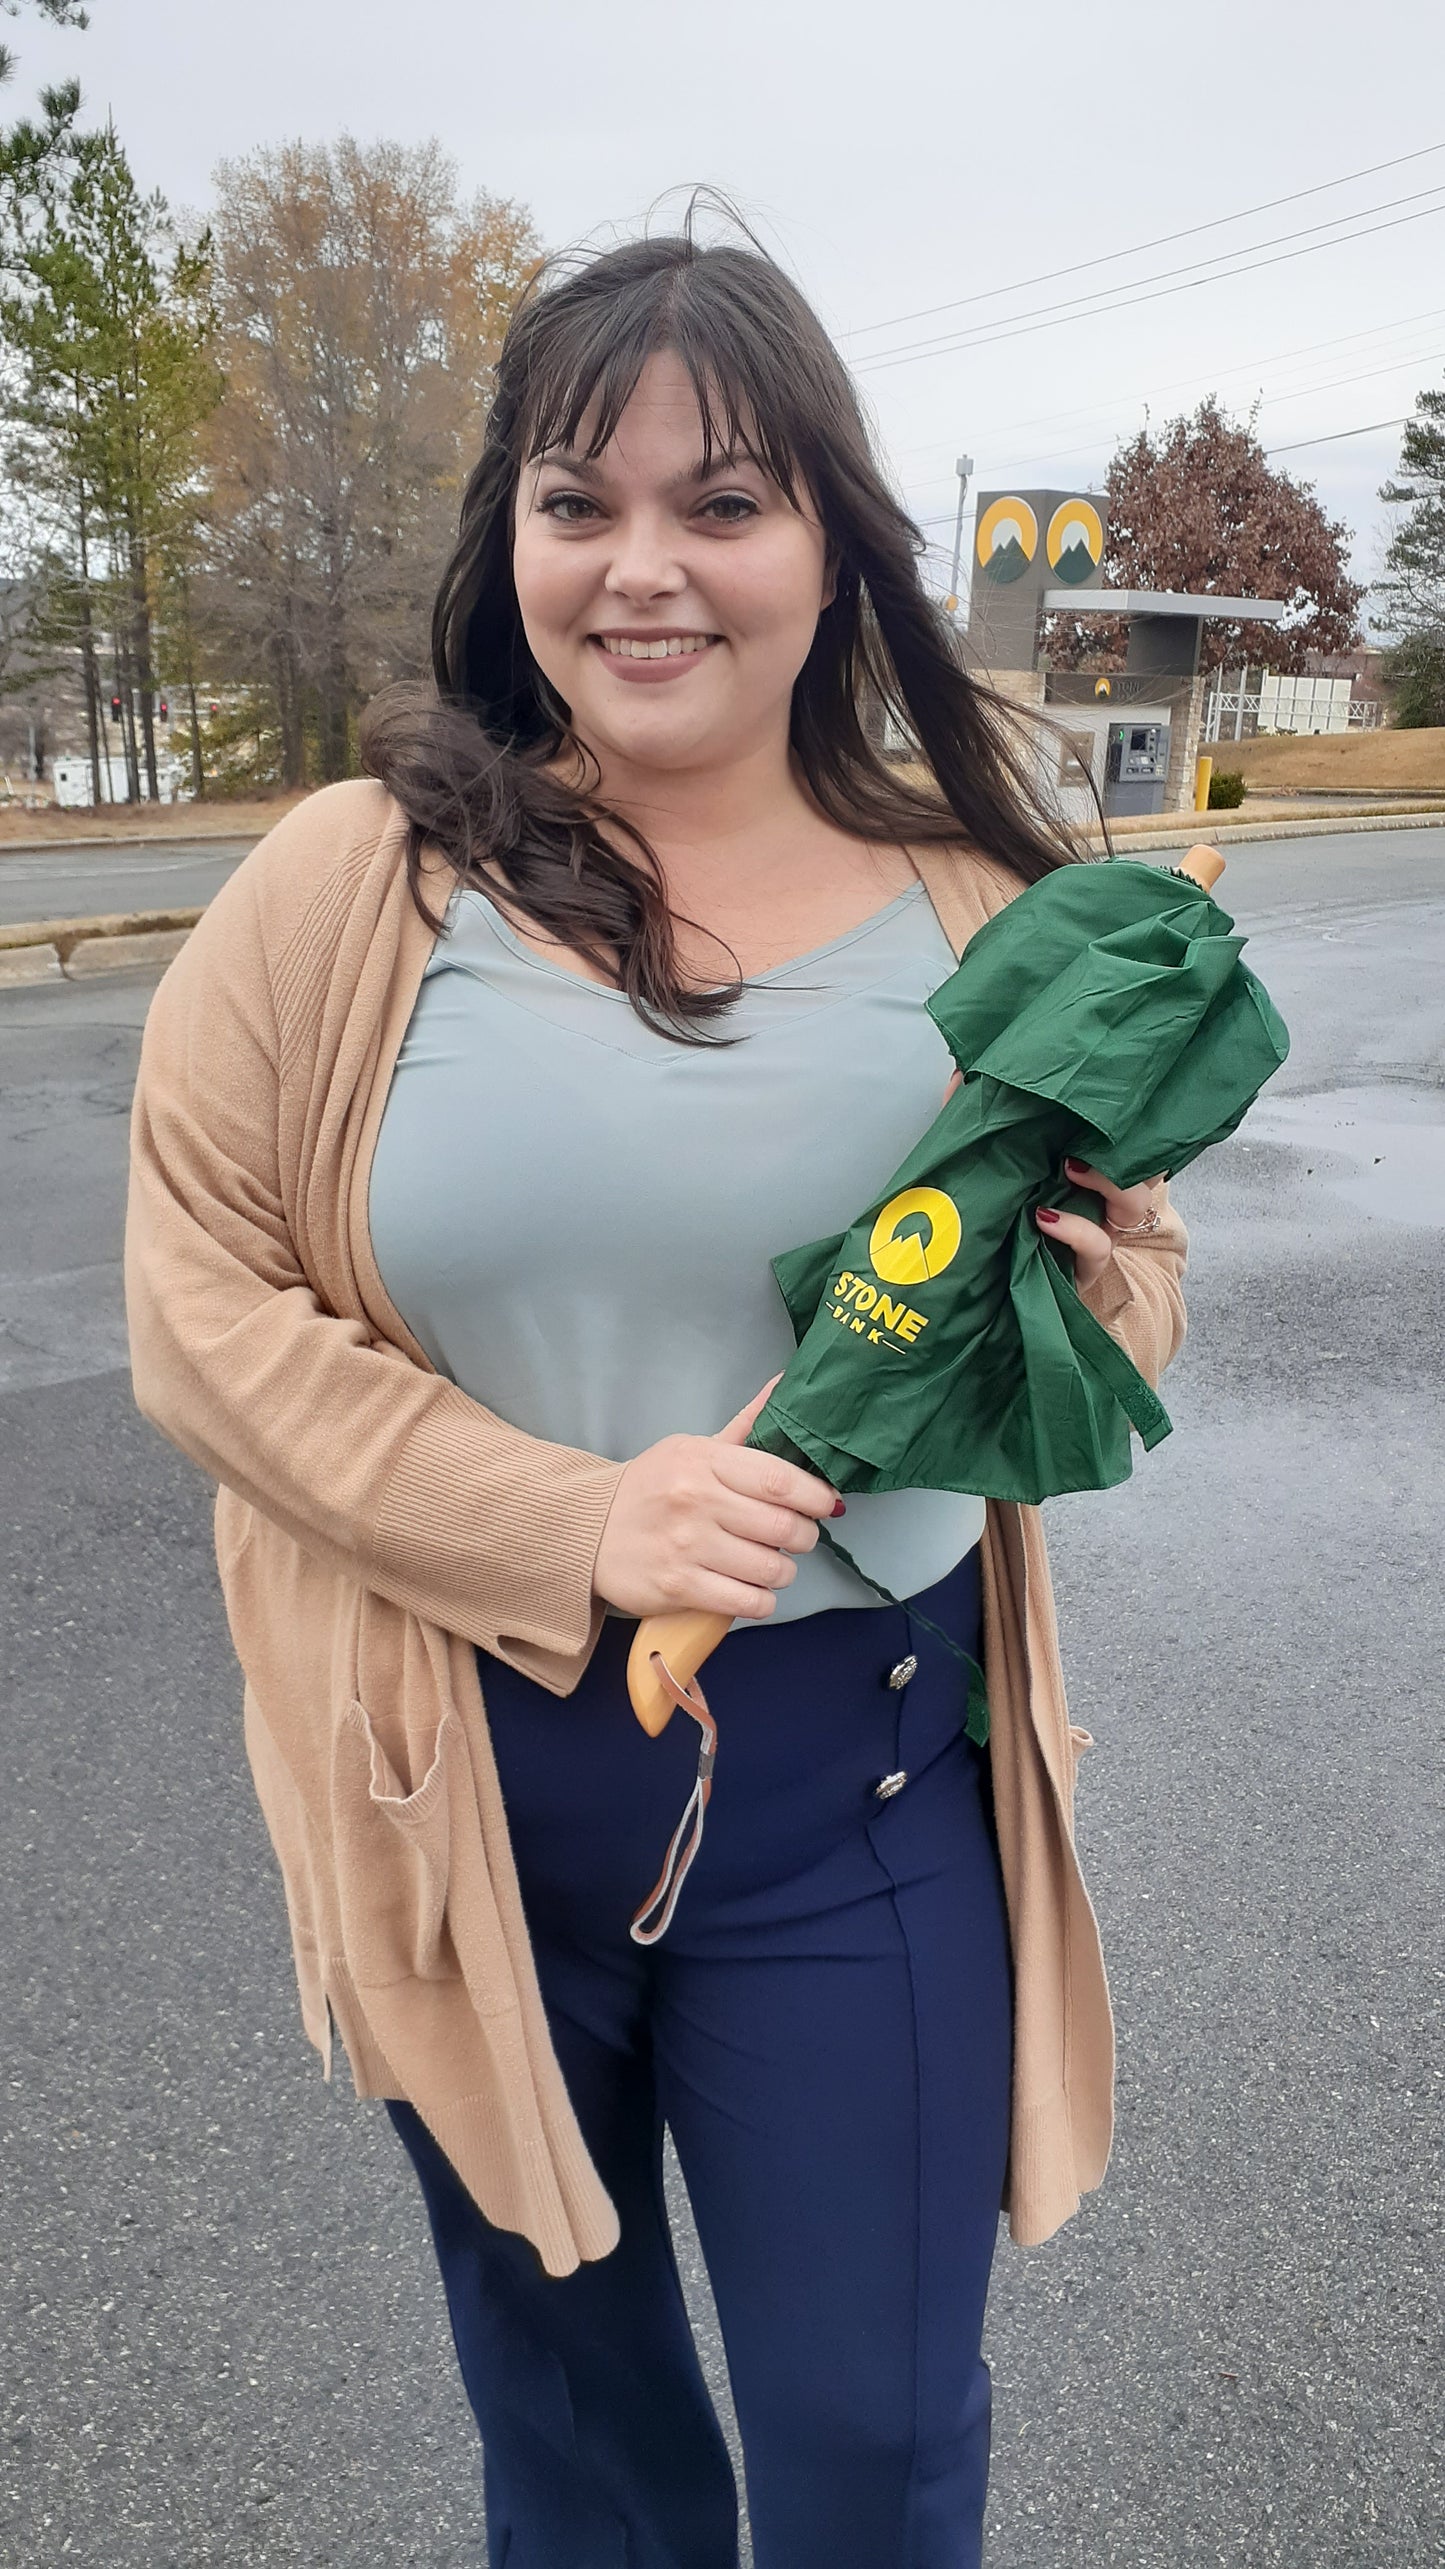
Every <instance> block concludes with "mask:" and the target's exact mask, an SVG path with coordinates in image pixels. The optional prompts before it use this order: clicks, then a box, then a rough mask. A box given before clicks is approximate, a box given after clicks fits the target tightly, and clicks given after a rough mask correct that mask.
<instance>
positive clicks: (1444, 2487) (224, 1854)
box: [0, 829, 1445, 2569]
mask: <svg viewBox="0 0 1445 2569" xmlns="http://www.w3.org/2000/svg"><path fill="white" fill-rule="evenodd" d="M235 853H236V852H235V851H230V852H229V854H230V861H231V862H234V861H235ZM71 861H72V862H73V859H72V860H71ZM20 862H21V860H20V859H19V858H18V857H11V858H8V859H7V860H5V862H4V864H3V865H0V891H3V892H4V895H5V897H6V899H7V900H8V899H9V898H10V887H11V884H12V869H13V868H14V867H15V866H16V865H18V864H19V863H20ZM220 862H221V858H220V855H219V852H217V853H215V854H212V853H209V852H204V853H202V854H195V853H191V854H189V855H188V854H187V852H186V851H179V852H178V854H177V866H178V872H177V883H178V884H179V883H180V882H182V881H186V882H192V881H196V882H199V881H201V880H202V876H201V875H200V874H199V873H194V872H193V873H192V874H189V875H187V874H186V873H185V872H184V867H185V865H187V864H190V865H191V866H192V867H195V866H198V865H201V866H204V865H208V866H211V867H215V866H217V865H218V864H219V863H220ZM105 879H108V880H110V881H115V880H116V879H117V878H114V877H108V878H105ZM40 888H42V889H43V888H44V887H43V884H42V885H41V887H40ZM209 888H212V889H213V888H214V882H212V883H211V885H210V887H209ZM35 889H36V886H35V885H34V884H32V885H30V886H29V887H28V888H27V895H26V897H27V899H29V900H32V901H33V899H34V893H35ZM167 897H168V899H170V900H173V901H174V902H175V903H176V904H180V903H182V902H184V901H199V900H204V899H205V898H207V897H208V890H207V889H204V888H203V889H200V890H195V891H185V892H183V891H181V890H180V889H179V888H178V889H176V890H175V891H174V892H173V893H171V894H169V895H168V896H167ZM1221 897H1222V898H1224V899H1225V900H1226V902H1227V905H1228V906H1230V907H1232V908H1233V909H1234V910H1235V911H1236V913H1237V915H1238V917H1239V920H1240V924H1241V926H1243V927H1245V928H1247V929H1248V930H1249V931H1250V935H1251V945H1250V949H1249V959H1250V960H1251V962H1253V963H1254V965H1255V966H1256V968H1257V969H1258V970H1259V971H1260V972H1261V973H1262V974H1263V975H1264V977H1265V979H1266V980H1267V982H1268V984H1269V986H1270V988H1271V990H1272V992H1273V994H1274V996H1275V997H1276V999H1277V1001H1278V1002H1279V1005H1280V1006H1281V1008H1282V1009H1283V1012H1284V1014H1285V1017H1286V1019H1287V1021H1288V1022H1289V1024H1290V1027H1291V1030H1292V1035H1293V1049H1292V1053H1291V1057H1290V1060H1289V1062H1288V1064H1287V1065H1286V1067H1285V1070H1284V1072H1283V1073H1282V1074H1281V1076H1280V1078H1279V1080H1278V1081H1277V1082H1276V1084H1275V1086H1274V1087H1273V1089H1272V1090H1271V1091H1270V1092H1269V1093H1268V1095H1267V1097H1266V1099H1265V1100H1264V1101H1262V1103H1261V1105H1260V1107H1259V1108H1258V1109H1257V1110H1256V1112H1255V1114H1254V1116H1252V1117H1251V1119H1250V1120H1249V1122H1248V1123H1247V1124H1246V1126H1245V1127H1244V1129H1243V1131H1242V1133H1241V1134H1240V1135H1238V1136H1237V1137H1236V1138H1235V1139H1234V1140H1233V1141H1231V1142H1230V1143H1228V1144H1226V1145H1225V1146H1223V1147H1222V1148H1221V1149H1220V1150H1218V1151H1217V1152H1215V1153H1214V1154H1212V1155H1211V1156H1210V1157H1209V1159H1208V1160H1207V1161H1205V1162H1204V1163H1202V1164H1200V1165H1199V1166H1198V1167H1196V1168H1195V1169H1194V1170H1192V1171H1190V1172H1187V1173H1186V1175H1185V1176H1184V1177H1183V1178H1182V1179H1181V1180H1180V1182H1179V1184H1178V1187H1177V1190H1176V1192H1177V1196H1178V1200H1179V1202H1180V1203H1181V1205H1182V1208H1183V1210H1184V1212H1185V1215H1186V1218H1187V1219H1188V1221H1189V1223H1190V1226H1191V1234H1192V1253H1191V1268H1190V1279H1189V1293H1190V1306H1191V1330H1190V1336H1189V1340H1188V1343H1187V1345H1186V1348H1185V1351H1184V1353H1183V1355H1182V1356H1181V1358H1180V1360H1179V1362H1178V1364H1177V1366H1176V1368H1175V1369H1174V1370H1173V1371H1172V1373H1171V1374H1170V1375H1169V1376H1168V1378H1167V1381H1166V1395H1167V1399H1168V1404H1169V1407H1170V1409H1171V1412H1172V1415H1173V1417H1174V1420H1175V1430H1176V1432H1175V1434H1174V1435H1173V1436H1172V1437H1171V1438H1169V1439H1168V1440H1167V1441H1166V1442H1165V1444H1164V1445H1163V1446H1161V1447H1160V1448H1159V1449H1158V1450H1157V1451H1156V1452H1155V1453H1154V1454H1153V1455H1151V1456H1148V1457H1146V1458H1143V1459H1142V1461H1141V1463H1140V1465H1139V1468H1138V1469H1137V1471H1136V1474H1135V1477H1134V1478H1133V1480H1132V1481H1131V1482H1130V1483H1128V1484H1127V1485H1126V1486H1125V1487H1124V1488H1122V1489H1120V1490H1117V1491H1114V1492H1110V1493H1107V1494H1105V1495H1102V1496H1089V1497H1081V1498H1077V1499H1073V1500H1068V1501H1062V1502H1056V1503H1055V1504H1054V1505H1053V1506H1052V1507H1051V1509H1050V1511H1049V1516H1050V1525H1051V1537H1052V1546H1053V1553H1054V1561H1055V1573H1056V1578H1057V1583H1058V1589H1059V1597H1060V1609H1061V1616H1062V1623H1063V1634H1064V1648H1065V1664H1066V1668H1067V1670H1068V1672H1069V1675H1070V1688H1071V1709H1072V1713H1073V1718H1074V1720H1075V1721H1076V1722H1079V1723H1082V1724H1084V1725H1085V1726H1086V1727H1087V1728H1088V1729H1089V1730H1091V1731H1092V1732H1093V1734H1094V1737H1095V1741H1096V1746H1095V1747H1094V1748H1093V1749H1092V1750H1091V1751H1089V1752H1087V1753H1086V1755H1085V1758H1084V1761H1083V1767H1082V1772H1081V1775H1080V1780H1079V1794H1078V1811H1077V1827H1078V1840H1079V1847H1080V1852H1081V1856H1082V1860H1083V1866H1084V1871H1085V1875H1086V1878H1087V1880H1088V1883H1089V1887H1090V1891H1091V1894H1092V1897H1093V1900H1094V1905H1095V1908H1096V1910H1097V1911H1098V1914H1099V1918H1100V1923H1101V1927H1102V1931H1103V1939H1104V1950H1105V1955H1106V1958H1107V1961H1108V1966H1109V1974H1110V1983H1111V1988H1112V1992H1113V1999H1114V2009H1115V2016H1116V2021H1117V2027H1118V2036H1119V2093H1118V2129H1117V2134H1116V2140H1115V2147H1114V2155H1113V2159H1112V2162H1111V2165H1110V2169H1109V2172H1108V2175H1107V2177H1106V2180H1105V2183H1104V2185H1103V2187H1102V2188H1101V2189H1100V2190H1099V2191H1098V2192H1097V2193H1096V2194H1094V2195H1091V2196H1090V2197H1088V2198H1087V2199H1086V2201H1085V2203H1084V2205H1083V2207H1082V2209H1081V2210H1080V2212H1079V2213H1078V2215H1077V2216H1076V2217H1075V2218H1074V2220H1073V2221H1071V2222H1070V2223H1068V2224H1067V2225H1066V2226H1065V2228H1064V2229H1063V2230H1062V2231H1061V2232H1059V2233H1058V2234H1057V2235H1056V2236H1055V2238H1054V2239H1053V2240H1052V2241H1050V2242H1049V2243H1047V2245H1045V2246H1044V2247H1042V2248H1038V2249H1031V2250H1027V2251H1024V2250H1019V2249H1016V2248H1014V2247H1013V2246H1012V2245H1011V2244H1010V2243H1009V2241H1008V2240H1007V2237H1006V2236H1003V2237H1001V2240H1000V2246H999V2252H998V2257H997V2261H996V2265H995V2269H994V2284H993V2293H992V2299H991V2304H990V2315H989V2324H988V2330H987V2334H986V2340H985V2346H986V2352H987V2353H988V2355H989V2358H990V2361H991V2364H992V2367H993V2376H994V2465H993V2488H992V2496H991V2504H990V2527H991V2549H990V2552H989V2569H1115V2564H1117V2569H1276V2564H1277V2569H1364V2565H1365V2564H1368V2569H1376V2564H1378V2569H1427V2564H1429V2563H1431V2562H1438V2561H1445V2532H1442V2522H1445V2513H1442V2492H1445V2415H1442V2407H1441V2401H1440V2388H1439V2386H1440V2381H1441V2378H1442V2369H1445V2331H1442V2321H1441V2295H1440V2277H1441V2273H1442V2228H1445V2223H1442V2149H1441V2134H1442V2129H1445V2040H1442V2012H1445V2011H1442V1995H1445V1951H1442V1941H1441V1933H1440V1918H1441V1913H1442V1902H1445V1794H1442V1764H1445V1760H1442V1750H1441V1728H1442V1725H1441V1695H1442V1689H1441V1679H1440V1661H1441V1655H1442V1644H1445V1617H1442V1611H1441V1605H1440V1567H1439V1565H1440V1558H1441V1548H1442V1530H1445V1529H1442V1518H1445V1506H1442V1498H1441V1483H1442V1468H1441V1456H1442V1452H1445V1329H1442V1321H1445V1293H1442V1286H1441V1264H1442V1250H1445V1240H1442V1232H1445V1068H1442V1065H1445V829H1441V830H1435V829H1424V830H1412V831H1402V832H1398V833H1395V834H1383V833H1382V834H1380V835H1378V836H1370V835H1367V834H1362V835H1354V836H1341V837H1339V838H1335V839H1331V838H1318V839H1301V840H1293V841H1286V842H1280V843H1276V844H1263V845H1258V846H1255V847H1248V846H1245V847H1240V848H1236V849H1232V850H1231V852H1230V866H1229V872H1228V874H1227V876H1226V878H1225V883H1224V885H1223V886H1222V887H1221ZM150 898H151V895H150V894H149V893H147V895H146V899H147V902H149V900H150ZM97 906H102V905H100V904H97ZM103 906H107V907H114V908H124V907H129V906H132V904H131V902H130V899H129V896H127V897H126V898H124V899H116V900H114V901H107V902H106V903H105V904H104V905H103ZM70 914H71V915H74V914H75V913H74V912H71V913H70ZM0 915H8V916H13V917H22V916H35V915H40V912H39V911H38V909H37V908H35V907H30V908H26V909H13V908H12V909H11V910H9V911H8V912H5V913H3V914H0ZM156 978H157V975H156V974H155V973H154V972H147V973H132V972H119V973H114V974H109V975H106V976H105V977H103V978H101V979H98V980H95V981H90V982H85V983H80V982H76V983H57V984H55V985H54V986H41V987H35V988H22V989H16V990H13V991H4V992H0V1199H3V1202H4V1205H5V1208H6V1210H5V1215H4V1225H3V1244H0V1455H3V1464H0V1494H3V1499H4V1507H3V1513H0V1596H3V1625H0V1698H3V1703H4V1707H5V1720H6V1732H7V1744H8V1751H9V1788H10V1789H9V1791H8V1793H7V1794H6V1796H5V1797H4V1802H3V1805H0V1849H3V1856H0V1883H3V1900H4V1916H3V1935H4V1940H5V1949H6V1953H7V1957H8V1960H9V1969H8V1971H7V1973H6V1975H5V1980H4V1998H3V2008H4V2029H3V2049H4V2059H5V2071H4V2076H5V2082H6V2092H5V2106H4V2113H3V2147H4V2158H5V2170H6V2177H5V2187H4V2204H5V2210H4V2232H5V2249H4V2257H3V2274H0V2280H3V2295H4V2299H3V2320H0V2325H3V2333H4V2343H5V2347H6V2363H5V2382H4V2388H3V2392H0V2427H3V2445H0V2451H3V2455H4V2460H3V2475H4V2478H3V2488H0V2560H3V2561H4V2562H5V2563H7V2564H8V2563H11V2562H13V2563H15V2564H16V2569H32V2564H35V2569H39V2564H47V2569H48V2564H49V2563H51V2562H60V2561H66V2562H69V2563H72V2564H75V2563H84V2564H86V2569H196V2564H200V2563H211V2562H215V2563H224V2564H225V2569H391V2564H401V2565H402V2569H411V2564H417V2569H422V2564H424V2565H425V2569H474V2565H475V2564H478V2563H481V2562H482V2561H483V2560H484V2559H485V2551H484V2548H483V2544H482V2535H481V2499H480V2474H479V2470H478V2465H477V2453H476V2447H475V2442H474V2438H473V2432H472V2428H471V2423H470V2418H469V2414H468V2412H467V2410H466V2408H465V2405H464V2401H463V2398H462V2394H461V2390H460V2387H459V2384H458V2382H457V2380H456V2377H455V2369H454V2365H453V2359H452V2354H451V2348H450V2341H449V2338H448V2335H447V2327H446V2319H445V2313H444V2310H443V2306H442V2302H441V2296H440V2290H439V2286H438V2284H437V2282H436V2277H435V2271H434V2267H433V2264H432V2260H431V2254H430V2248H429V2244H428V2240H427V2236H426V2231H425V2221H424V2215H423V2211H422V2206H421V2200H420V2197H419V2195H418V2194H417V2192H416V2189H415V2185H414V2181H413V2180H412V2178H411V2176H410V2172H409V2169H408V2167H407V2165H406V2163H405V2161H404V2160H403V2157H402V2154H401V2152H400V2149H399V2147H398V2144H397V2142H396V2140H395V2138H394V2136H393V2135H392V2132H391V2129H390V2126H389V2124H388V2122H387V2120H386V2117H385V2115H384V2113H383V2111H382V2109H381V2107H380V2106H379V2105H375V2104H371V2105H365V2106H358V2105H356V2104H355V2103H354V2102H353V2101H352V2100H351V2099H350V2097H349V2096H348V2095H347V2094H346V2093H345V2092H344V2071H343V2070H339V2071H338V2078H337V2084H336V2086H335V2087H333V2088H331V2089H328V2088H327V2087H326V2086H325V2084H324V2083H323V2081H322V2079H321V2076H320V2071H319V2067H318V2066H317V2065H316V2063H315V2057H314V2055H313V2054H312V2052H311V2050H310V2048H309V2046H308V2045H307V2043H306V2041H305V2039H304V2036H303V2035H302V2032H301V2029H300V2024H299V2019H298V2016H297V2011H296V2005H295V1997H294V1988H293V1982H292V1977H291V1967H290V1960H289V1951H288V1944H287V1935H286V1924H285V1917H284V1912H283V1907H282V1901H281V1895H280V1890H279V1885H278V1882H277V1879H276V1876H275V1872H274V1867H273V1863H272V1858H271V1854H270V1850H269V1846H268V1844H267V1841H266V1837H265V1833H264V1829H263V1826H262V1823H261V1820H260V1817H259V1814H258V1812H257V1810H256V1807H255V1803H254V1798H253V1794H252V1790H251V1785H250V1780H249V1775H248V1773H247V1769H246V1762H245V1756H244V1751H243V1748H242V1742H241V1727H240V1677H239V1672H238V1671H237V1668H236V1665H235V1661H234V1657H233V1654H232V1652H231V1648H230V1643H229V1638H228V1635H227V1630H226V1624H225V1618H224V1614H223V1611H222V1606H221V1600H220V1595H219V1589H218V1585H217V1579H216V1572H215V1566H214V1559H213V1555H212V1550H211V1528H210V1492H209V1486H208V1484H206V1483H205V1482H204V1481H203V1479H202V1477H201V1476H200V1474H199V1473H197V1472H196V1471H195V1470H194V1468H193V1467H192V1466H191V1465H190V1464H189V1463H188V1462H187V1461H186V1460H185V1459H184V1458H183V1457H182V1456H180V1455H179V1454H177V1453H176V1452H175V1451H174V1450H173V1449H171V1448H170V1447H169V1446H167V1445H166V1444H165V1443H164V1442H163V1441H162V1440H161V1439H160V1438H159V1437H158V1435H157V1434H156V1433H155V1431H154V1430H153V1429H151V1428H150V1427H149V1426H148V1425H147V1423H146V1422H145V1421H144V1420H142V1419H141V1418H140V1417H139V1415H138V1413H137V1412H136V1410H135V1408H134V1404H133V1402H132V1399H131V1394H130V1383H129V1375H128V1371H127V1368H126V1356H125V1333H124V1323H123V1311H122V1304H121V1289H120V1270H119V1258H120V1245H121V1226H122V1214H123V1206H124V1192H125V1155H126V1130H127V1116H128V1111H129V1103H130V1094H131V1087H132V1082H133V1078H134V1069H135V1061H136V1055H137V1050H138V1045H139V1037H140V1029H141V1026H142V1024H143V1021H144V1017H145V1012H146V1008H147V1006H148V1004H149V1000H150V996H151V992H152V990H153V988H154V985H155V981H156ZM674 2194H675V2207H676V2211H677V2217H678V2221H679V2225H680V2229H681V2235H682V2239H683V2248H684V2255H685V2259H686V2263H687V2270H688V2277H689V2285H690V2290H691V2292H692V2294H693V2297H694V2307H695V2316H696V2320H697V2325H698V2329H699V2334H700V2337H701V2339H702V2342H703V2345H704V2350H705V2354H706V2359H707V2362H708V2365H709V2368H710V2376H711V2378H712V2379H713V2380H714V2382H715V2384H716V2386H717V2388H718V2392H719V2396H720V2398H725V2379H724V2367H723V2362H722V2356H721V2350H720V2348H719V2345H718V2342H717V2336H716V2329H715V2326H714V2325H713V2322H712V2319H711V2314H710V2310H709V2307H708V2304H707V2300H706V2290H705V2284H704V2281H703V2278H702V2275H701V2270H700V2266H699V2263H698V2260H697V2257H696V2253H695V2250H694V2249H693V2247H692V2246H691V2244H690V2242H689V2240H688V2236H687V2229H686V2211H685V2205H684V2204H683V2202H682V2200H681V2196H680V2192H679V2191H678V2190H677V2189H676V2188H675V2189H674ZM846 2247H847V2243H846V2242H840V2253H843V2254H846ZM558 2569H563V2564H558ZM880 2569H885V2564H881V2563H880Z"/></svg>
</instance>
